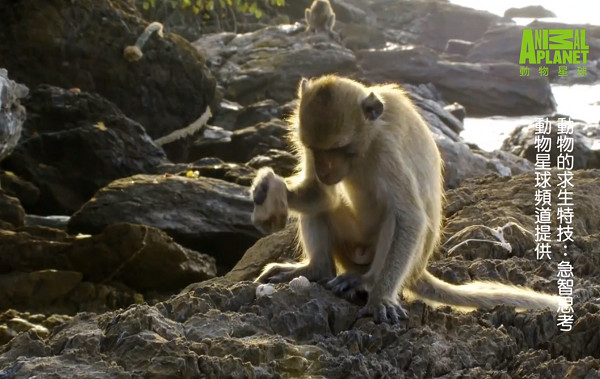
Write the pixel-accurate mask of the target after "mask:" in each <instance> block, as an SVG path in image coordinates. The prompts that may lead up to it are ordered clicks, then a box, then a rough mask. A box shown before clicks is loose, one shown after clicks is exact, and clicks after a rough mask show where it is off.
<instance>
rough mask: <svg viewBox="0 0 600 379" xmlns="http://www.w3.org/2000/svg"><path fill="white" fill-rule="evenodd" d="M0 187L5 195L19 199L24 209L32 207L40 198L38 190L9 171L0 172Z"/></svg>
mask: <svg viewBox="0 0 600 379" xmlns="http://www.w3.org/2000/svg"><path fill="white" fill-rule="evenodd" d="M0 187H1V188H2V189H3V190H4V191H5V192H6V194H7V195H9V196H12V197H16V198H17V199H19V201H20V202H21V204H23V206H25V207H31V206H33V205H34V204H35V203H36V202H37V201H38V199H39V197H40V190H39V188H37V187H36V186H35V185H33V184H32V183H30V182H28V181H27V180H24V179H22V178H20V177H18V176H16V175H15V174H14V173H12V172H10V171H2V170H0Z"/></svg>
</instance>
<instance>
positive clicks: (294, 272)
mask: <svg viewBox="0 0 600 379" xmlns="http://www.w3.org/2000/svg"><path fill="white" fill-rule="evenodd" d="M298 276H304V277H306V278H307V279H308V280H310V281H311V282H326V281H328V280H330V279H331V278H332V277H333V272H328V270H327V269H326V268H324V267H323V266H318V265H311V264H310V263H309V264H303V263H270V264H268V265H267V266H266V267H265V269H264V270H263V272H262V273H261V274H260V275H259V277H258V278H257V279H256V281H258V282H268V283H281V282H288V281H290V280H292V279H294V278H296V277H298Z"/></svg>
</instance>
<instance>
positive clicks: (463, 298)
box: [408, 270, 562, 311]
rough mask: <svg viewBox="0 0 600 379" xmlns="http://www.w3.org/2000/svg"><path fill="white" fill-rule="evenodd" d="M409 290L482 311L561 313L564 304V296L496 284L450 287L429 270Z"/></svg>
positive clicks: (421, 296)
mask: <svg viewBox="0 0 600 379" xmlns="http://www.w3.org/2000/svg"><path fill="white" fill-rule="evenodd" d="M408 289H409V290H410V291H411V292H414V293H415V295H417V296H418V297H420V298H422V299H423V300H432V301H435V302H437V303H444V304H448V305H456V306H467V307H478V308H493V307H494V306H496V305H508V306H513V307H516V308H526V309H541V308H550V309H552V310H554V311H557V310H558V307H559V305H560V304H561V301H562V298H561V297H560V296H554V295H549V294H544V293H540V292H535V291H533V290H531V289H528V288H523V287H517V286H512V285H507V284H502V283H496V282H480V281H478V282H471V283H467V284H462V285H455V284H450V283H447V282H444V281H443V280H440V279H438V278H436V277H435V276H433V275H431V274H430V273H429V272H427V270H425V271H423V274H422V275H421V277H420V278H419V279H417V281H416V282H415V283H414V284H413V285H411V286H409V288H408Z"/></svg>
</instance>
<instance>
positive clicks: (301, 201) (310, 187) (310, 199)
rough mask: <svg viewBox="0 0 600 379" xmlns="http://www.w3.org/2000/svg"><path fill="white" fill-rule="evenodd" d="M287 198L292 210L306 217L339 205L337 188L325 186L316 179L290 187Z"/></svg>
mask: <svg viewBox="0 0 600 379" xmlns="http://www.w3.org/2000/svg"><path fill="white" fill-rule="evenodd" d="M287 198H288V206H289V207H290V209H291V210H293V211H295V212H298V213H302V214H306V215H314V214H318V213H322V212H325V211H327V210H329V209H332V208H335V207H336V206H337V205H338V204H339V196H338V194H337V192H336V191H335V188H334V187H327V186H324V185H323V184H321V183H319V181H318V180H317V179H316V178H312V179H308V178H307V179H304V180H303V181H302V182H300V183H298V184H296V185H288V187H287Z"/></svg>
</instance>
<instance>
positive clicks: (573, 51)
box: [519, 29, 590, 76]
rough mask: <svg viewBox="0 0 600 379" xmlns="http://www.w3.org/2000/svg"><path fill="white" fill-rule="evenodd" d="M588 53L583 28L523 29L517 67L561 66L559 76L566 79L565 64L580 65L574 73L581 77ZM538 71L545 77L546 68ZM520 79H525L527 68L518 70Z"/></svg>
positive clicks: (546, 74)
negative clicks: (528, 65) (518, 65)
mask: <svg viewBox="0 0 600 379" xmlns="http://www.w3.org/2000/svg"><path fill="white" fill-rule="evenodd" d="M589 52H590V46H589V45H588V44H587V43H586V40H585V29H524V30H523V39H522V41H521V54H520V56H519V64H522V65H523V64H535V65H551V64H554V65H561V66H559V76H566V71H567V66H565V65H567V64H571V65H583V66H579V67H577V74H578V75H579V76H583V75H585V73H586V67H585V64H587V58H588V54H589ZM524 68H525V69H527V70H524ZM539 71H540V75H542V76H548V73H547V72H548V67H545V66H541V67H539ZM524 72H526V75H524ZM521 76H529V70H528V67H521Z"/></svg>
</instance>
